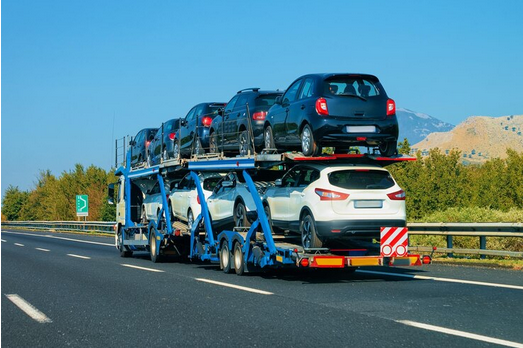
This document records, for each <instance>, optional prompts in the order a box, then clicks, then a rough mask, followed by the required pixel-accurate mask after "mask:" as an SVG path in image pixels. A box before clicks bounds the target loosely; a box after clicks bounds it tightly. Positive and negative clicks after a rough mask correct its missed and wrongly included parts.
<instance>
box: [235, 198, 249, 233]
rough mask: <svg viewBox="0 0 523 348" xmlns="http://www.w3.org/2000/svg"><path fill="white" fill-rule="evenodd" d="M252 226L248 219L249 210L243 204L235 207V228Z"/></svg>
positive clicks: (240, 203)
mask: <svg viewBox="0 0 523 348" xmlns="http://www.w3.org/2000/svg"><path fill="white" fill-rule="evenodd" d="M250 225H251V224H250V223H249V220H248V219H247V209H245V205H244V204H243V202H239V203H238V204H237V205H236V207H234V226H235V227H249V226H250Z"/></svg>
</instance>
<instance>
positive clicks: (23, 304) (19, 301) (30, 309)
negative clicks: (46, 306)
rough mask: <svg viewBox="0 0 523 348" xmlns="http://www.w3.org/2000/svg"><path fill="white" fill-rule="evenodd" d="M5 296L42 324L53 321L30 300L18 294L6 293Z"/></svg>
mask: <svg viewBox="0 0 523 348" xmlns="http://www.w3.org/2000/svg"><path fill="white" fill-rule="evenodd" d="M5 296H6V297H7V298H8V299H9V300H10V301H11V302H13V303H14V304H15V305H16V306H17V307H18V308H20V309H21V310H22V311H23V312H24V313H25V314H27V315H28V316H30V317H31V318H33V319H34V320H36V321H37V322H39V323H42V324H45V323H52V322H53V321H52V320H51V319H49V318H48V317H47V316H46V315H45V314H44V313H42V312H40V311H39V310H38V309H36V308H35V307H34V306H33V305H31V304H30V303H29V302H27V301H26V300H24V299H23V298H21V297H20V296H18V295H17V294H5Z"/></svg>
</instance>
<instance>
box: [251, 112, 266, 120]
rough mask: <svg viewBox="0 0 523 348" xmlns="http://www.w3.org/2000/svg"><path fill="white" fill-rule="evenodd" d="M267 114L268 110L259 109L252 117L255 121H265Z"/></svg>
mask: <svg viewBox="0 0 523 348" xmlns="http://www.w3.org/2000/svg"><path fill="white" fill-rule="evenodd" d="M265 116H267V111H258V112H255V113H254V114H252V119H253V120H255V121H263V120H265Z"/></svg>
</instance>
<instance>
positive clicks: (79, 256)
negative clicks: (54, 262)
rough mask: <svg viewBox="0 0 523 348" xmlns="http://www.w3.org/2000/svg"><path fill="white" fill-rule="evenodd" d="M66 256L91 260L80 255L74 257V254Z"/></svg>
mask: <svg viewBox="0 0 523 348" xmlns="http://www.w3.org/2000/svg"><path fill="white" fill-rule="evenodd" d="M67 256H71V257H76V258H77V259H84V260H90V259H91V258H90V257H89V256H82V255H75V254H67Z"/></svg>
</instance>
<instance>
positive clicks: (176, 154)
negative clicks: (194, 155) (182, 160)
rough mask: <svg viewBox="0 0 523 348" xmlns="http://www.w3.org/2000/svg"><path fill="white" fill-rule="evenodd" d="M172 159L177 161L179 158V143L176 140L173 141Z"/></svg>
mask: <svg viewBox="0 0 523 348" xmlns="http://www.w3.org/2000/svg"><path fill="white" fill-rule="evenodd" d="M173 157H174V159H179V157H180V143H179V142H178V140H176V139H175V140H174V149H173Z"/></svg>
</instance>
